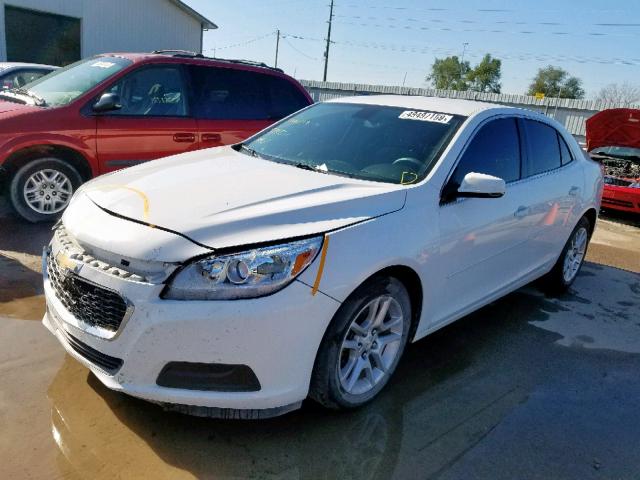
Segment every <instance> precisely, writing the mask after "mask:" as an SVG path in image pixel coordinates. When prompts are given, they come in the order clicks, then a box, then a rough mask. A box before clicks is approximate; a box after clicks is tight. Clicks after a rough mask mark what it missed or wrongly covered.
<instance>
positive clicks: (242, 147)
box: [240, 143, 263, 158]
mask: <svg viewBox="0 0 640 480" xmlns="http://www.w3.org/2000/svg"><path fill="white" fill-rule="evenodd" d="M240 151H241V152H245V153H246V154H247V155H250V156H252V157H256V158H263V157H262V156H260V154H259V153H258V152H256V151H255V150H254V149H253V148H251V147H247V146H246V145H245V144H244V143H241V144H240Z"/></svg>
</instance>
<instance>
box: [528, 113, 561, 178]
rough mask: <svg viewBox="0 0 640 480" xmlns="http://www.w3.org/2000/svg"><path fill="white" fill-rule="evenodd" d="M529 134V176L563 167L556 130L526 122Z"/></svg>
mask: <svg viewBox="0 0 640 480" xmlns="http://www.w3.org/2000/svg"><path fill="white" fill-rule="evenodd" d="M524 124H525V126H526V132H527V144H528V150H527V152H528V155H527V176H532V175H537V174H539V173H543V172H548V171H549V170H553V169H554V168H559V167H560V166H561V165H562V161H561V159H560V145H559V143H558V133H557V132H556V130H555V128H553V127H550V126H549V125H546V124H544V123H542V122H536V121H535V120H524Z"/></svg>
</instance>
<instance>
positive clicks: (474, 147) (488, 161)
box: [449, 118, 520, 190]
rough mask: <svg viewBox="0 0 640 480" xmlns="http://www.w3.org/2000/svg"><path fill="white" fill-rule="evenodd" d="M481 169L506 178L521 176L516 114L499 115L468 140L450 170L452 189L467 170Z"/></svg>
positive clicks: (455, 187)
mask: <svg viewBox="0 0 640 480" xmlns="http://www.w3.org/2000/svg"><path fill="white" fill-rule="evenodd" d="M471 172H474V173H484V174H486V175H493V176H494V177H498V178H502V179H503V180H504V181H505V182H507V183H508V182H513V181H516V180H519V179H520V137H519V134H518V127H517V124H516V119H515V118H499V119H496V120H491V121H490V122H489V123H487V124H485V125H483V126H482V127H481V128H480V130H479V131H478V132H477V133H476V135H475V136H474V137H473V139H472V140H471V143H470V144H469V146H468V147H467V149H466V150H465V152H464V154H463V155H462V158H461V159H460V162H459V163H458V166H457V167H456V169H455V170H454V172H453V175H452V177H451V180H450V181H449V184H450V187H451V188H452V189H454V190H457V188H458V187H459V186H460V184H461V183H462V179H463V178H464V176H465V175H466V174H467V173H471Z"/></svg>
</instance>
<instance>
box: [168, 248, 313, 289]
mask: <svg viewBox="0 0 640 480" xmlns="http://www.w3.org/2000/svg"><path fill="white" fill-rule="evenodd" d="M322 238H323V237H314V238H309V239H306V240H298V241H295V242H290V243H284V244H281V245H274V246H269V247H262V248H255V249H252V250H247V251H244V252H240V253H234V254H229V255H220V256H216V255H212V256H211V257H207V258H204V259H201V260H197V261H195V262H193V263H191V264H189V265H187V266H186V267H184V268H182V270H180V271H179V272H178V274H177V275H176V276H175V278H174V279H173V281H172V282H171V283H170V284H169V286H168V288H167V290H166V291H165V293H164V295H163V298H167V299H173V300H235V299H238V298H255V297H261V296H264V295H269V294H270V293H274V292H277V291H278V290H280V289H282V288H284V287H285V286H287V285H288V284H289V283H291V282H292V281H293V279H294V278H296V277H297V276H298V275H299V274H300V273H301V272H302V271H303V270H304V269H305V268H306V267H307V266H308V265H309V264H310V263H311V262H313V260H314V258H315V257H316V255H317V254H318V252H319V251H320V248H321V246H322Z"/></svg>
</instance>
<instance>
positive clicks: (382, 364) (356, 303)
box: [310, 278, 411, 409]
mask: <svg viewBox="0 0 640 480" xmlns="http://www.w3.org/2000/svg"><path fill="white" fill-rule="evenodd" d="M410 327H411V302H410V299H409V294H408V293H407V290H406V288H405V287H404V285H403V284H402V283H401V282H400V281H399V280H397V279H395V278H377V279H374V280H371V281H369V282H367V283H366V284H364V285H363V286H361V287H360V288H359V289H358V290H356V292H354V294H352V295H351V297H349V299H347V300H346V301H345V302H344V303H343V305H342V306H341V307H340V310H338V313H336V316H335V317H334V319H333V320H332V322H331V325H330V326H329V328H328V330H327V333H326V334H325V337H324V339H323V341H322V344H321V345H320V350H319V352H318V356H317V358H316V364H315V366H314V372H313V377H312V381H311V389H310V396H311V398H313V399H314V400H316V401H317V402H319V403H321V404H322V405H324V406H326V407H329V408H334V409H341V408H355V407H359V406H360V405H363V404H365V403H367V402H369V401H370V400H372V399H373V398H374V397H375V396H376V395H378V393H379V392H380V391H381V390H382V388H383V387H384V386H385V385H386V384H387V382H388V381H389V379H390V378H391V375H392V374H393V372H394V371H395V369H396V366H397V365H398V361H399V360H400V357H401V356H402V353H403V352H404V348H405V346H406V343H407V339H408V337H409V330H410Z"/></svg>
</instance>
